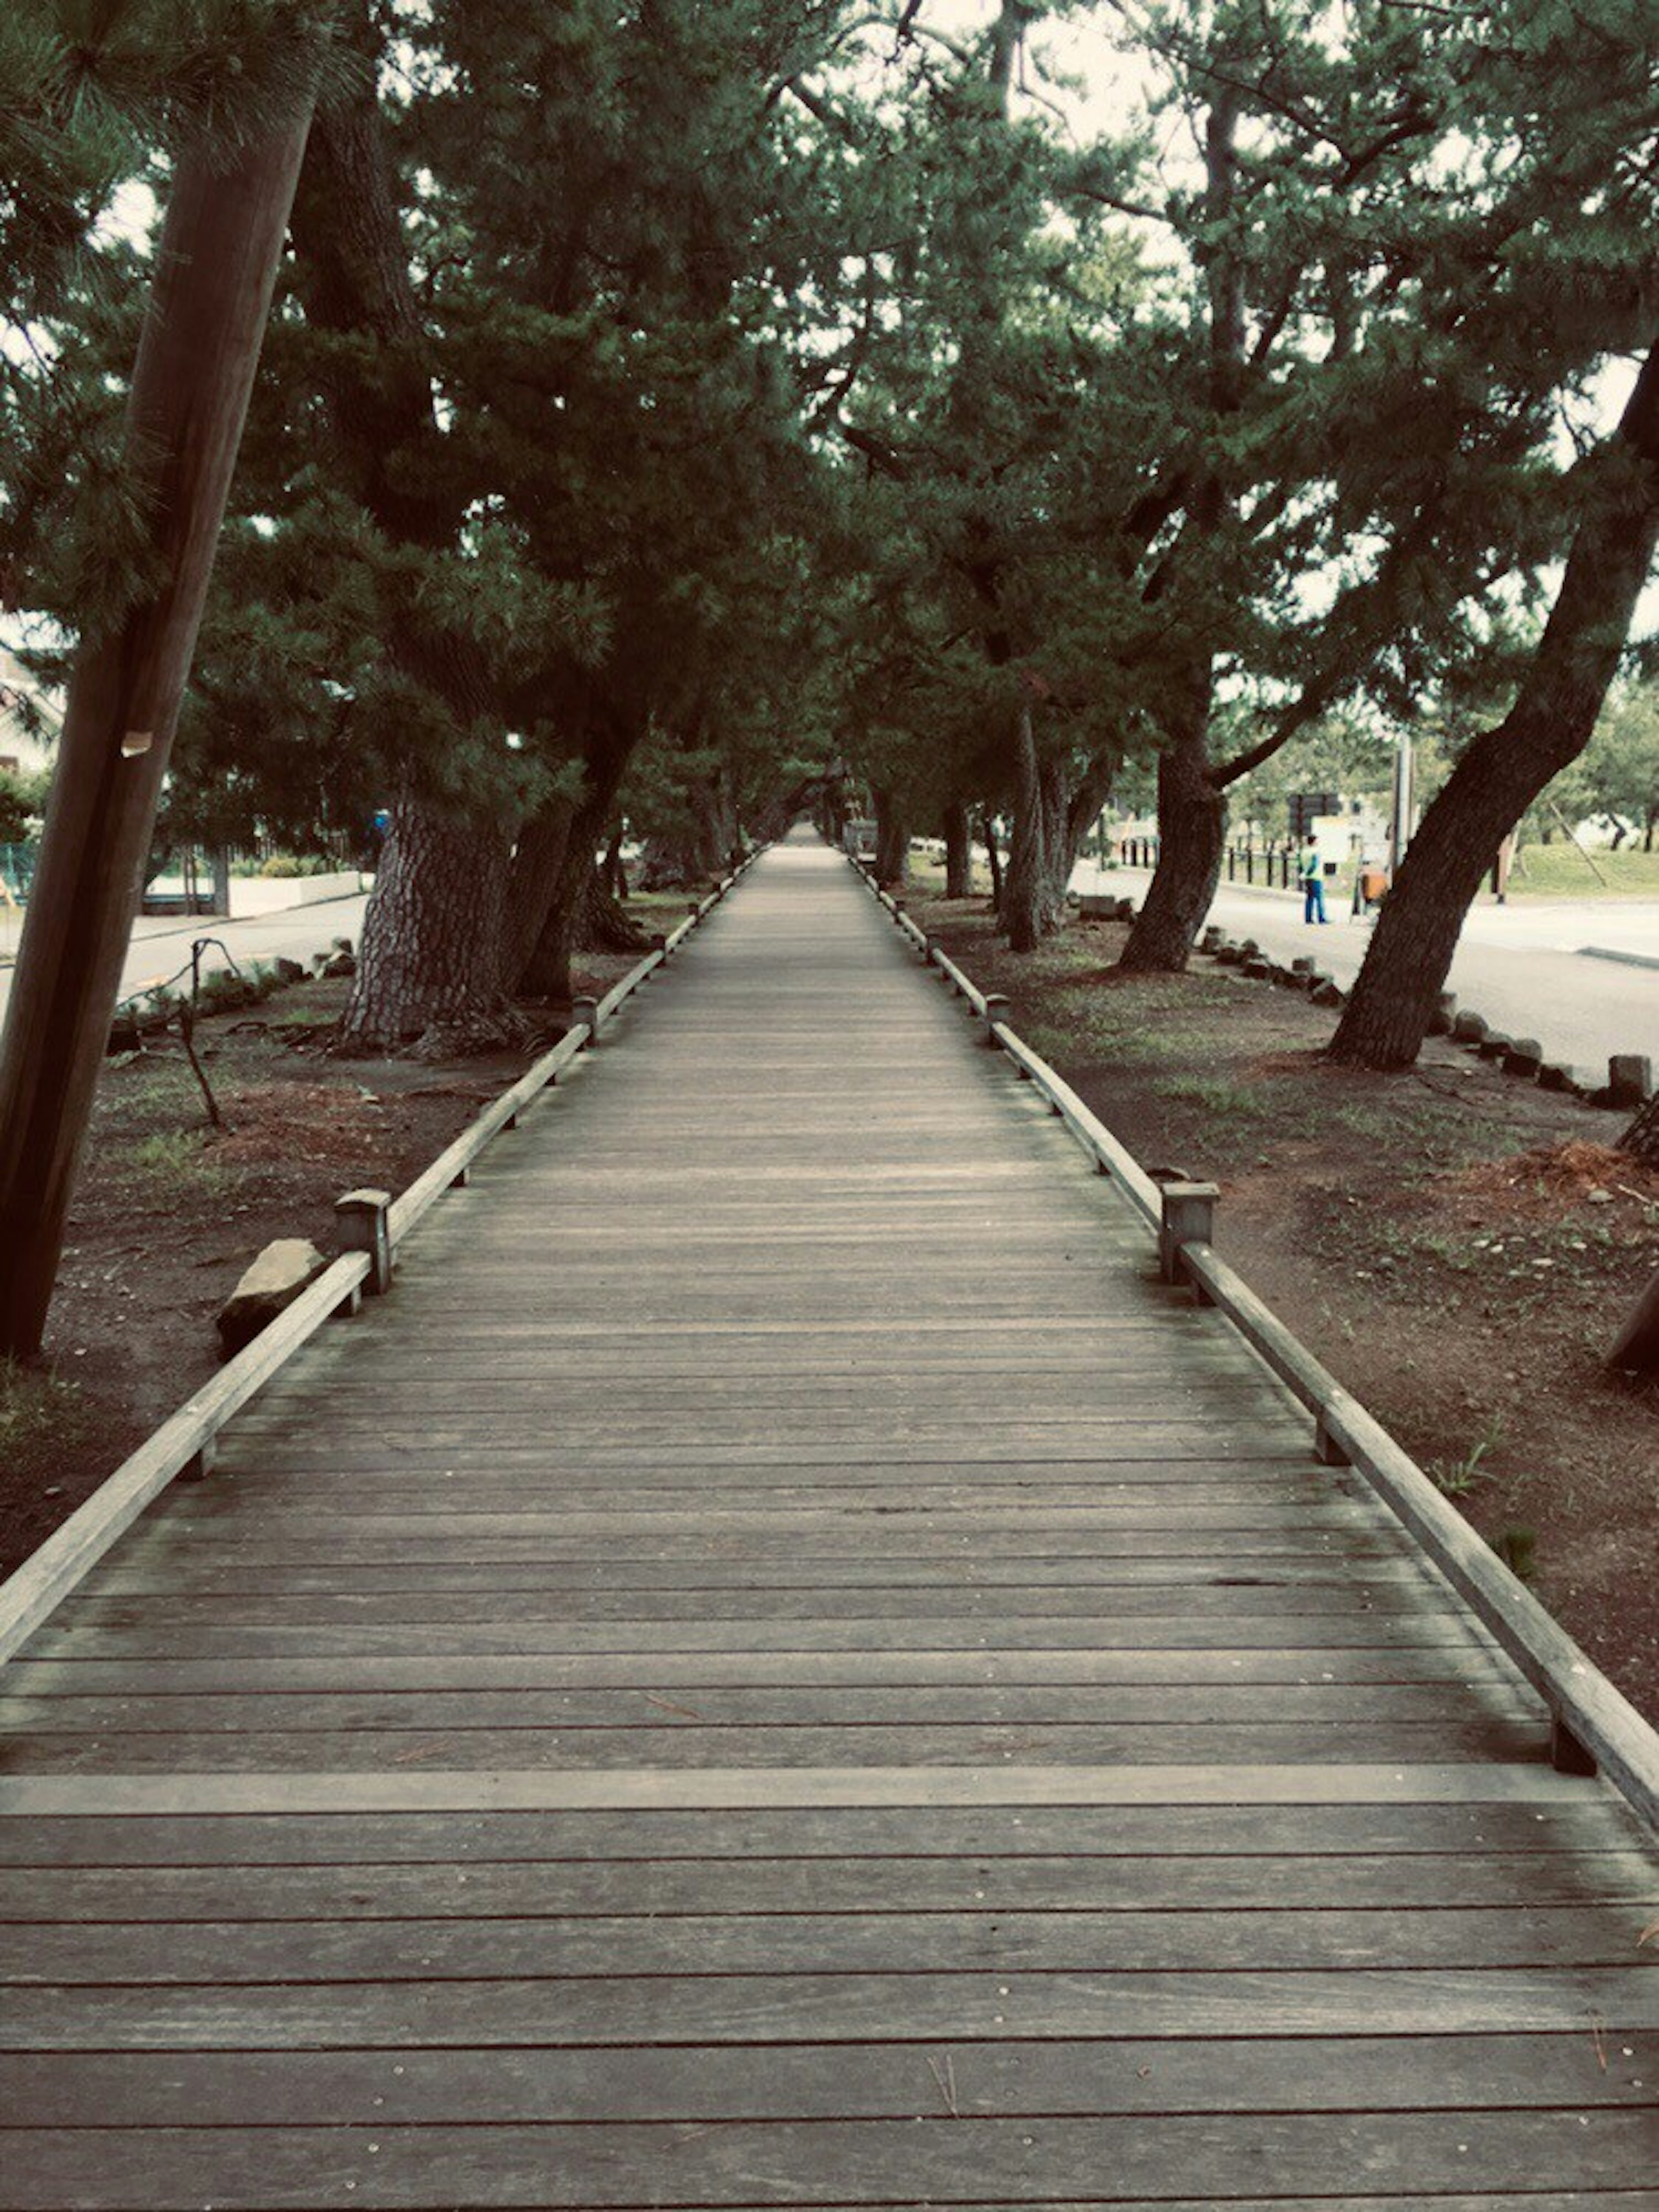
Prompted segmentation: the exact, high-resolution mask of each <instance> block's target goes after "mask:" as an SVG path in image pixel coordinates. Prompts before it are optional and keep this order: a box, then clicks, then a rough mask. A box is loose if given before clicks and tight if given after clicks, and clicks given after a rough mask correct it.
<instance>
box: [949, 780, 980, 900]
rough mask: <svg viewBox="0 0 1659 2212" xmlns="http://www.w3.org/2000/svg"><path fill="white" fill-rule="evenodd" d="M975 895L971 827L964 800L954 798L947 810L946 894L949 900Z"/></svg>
mask: <svg viewBox="0 0 1659 2212" xmlns="http://www.w3.org/2000/svg"><path fill="white" fill-rule="evenodd" d="M973 895H974V841H973V836H972V834H971V832H970V831H969V826H968V805H967V802H966V800H965V799H951V800H950V801H949V802H948V803H947V805H946V806H945V897H946V898H948V899H965V898H971V897H972V896H973Z"/></svg>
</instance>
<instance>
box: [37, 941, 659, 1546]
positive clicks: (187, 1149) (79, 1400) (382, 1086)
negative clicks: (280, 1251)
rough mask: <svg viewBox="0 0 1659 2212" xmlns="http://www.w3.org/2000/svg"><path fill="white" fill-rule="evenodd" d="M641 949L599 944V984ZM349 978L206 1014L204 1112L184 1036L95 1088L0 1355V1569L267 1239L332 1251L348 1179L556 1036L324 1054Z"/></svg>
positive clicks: (377, 1173) (398, 1171)
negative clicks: (40, 1315)
mask: <svg viewBox="0 0 1659 2212" xmlns="http://www.w3.org/2000/svg"><path fill="white" fill-rule="evenodd" d="M638 957H639V956H638V954H636V953H623V954H618V955H615V956H611V955H605V956H592V957H588V958H587V959H586V961H585V962H584V964H583V969H582V972H581V974H580V975H578V976H577V977H576V978H575V979H574V987H575V989H576V990H577V991H578V992H580V991H592V992H594V993H596V994H603V993H604V992H605V991H607V990H608V989H609V988H610V987H611V984H612V983H614V982H616V981H618V980H619V979H620V977H622V976H623V975H625V974H626V973H627V972H628V970H629V968H631V967H632V966H633V965H634V964H635V961H636V960H637V959H638ZM349 987H350V986H349V983H348V982H347V981H343V980H340V981H314V982H307V983H298V984H295V985H293V986H291V987H289V989H287V990H285V991H283V992H281V993H279V994H277V995H276V996H275V997H273V998H270V999H269V1000H266V1001H264V1004H262V1005H260V1006H256V1007H253V1008H252V1009H251V1010H248V1011H245V1012H237V1013H227V1014H223V1015H220V1016H216V1017H211V1018H203V1019H201V1020H200V1021H199V1022H198V1023H197V1030H196V1047H197V1053H198V1054H199V1055H200V1056H201V1058H202V1060H203V1063H204V1068H205V1071H206V1073H207V1076H208V1079H209V1082H210V1085H211V1087H212V1089H213V1091H214V1092H215V1094H216V1097H217V1100H218V1103H219V1106H220V1109H221V1112H222V1115H223V1117H224V1122H225V1127H224V1128H223V1129H222V1130H215V1129H214V1128H213V1127H211V1126H210V1122H209V1120H208V1116H207V1113H206V1110H205V1107H204V1101H203V1097H202V1094H201V1091H200V1090H199V1089H198V1087H197V1083H196V1081H195V1079H194V1077H193V1076H192V1075H191V1071H190V1066H189V1063H188V1061H187V1060H186V1059H185V1054H184V1050H183V1048H182V1046H181V1044H180V1043H179V1039H178V1037H177V1036H176V1035H165V1036H157V1037H151V1038H147V1039H146V1040H145V1043H144V1048H143V1050H142V1051H140V1052H137V1053H132V1054H126V1055H124V1056H123V1057H121V1058H119V1059H116V1060H111V1061H110V1062H109V1064H108V1065H107V1066H106V1069H105V1071H104V1075H103V1079H102V1081H101V1082H100V1086H99V1095H98V1102H97V1106H96V1109H95V1112H94V1121H93V1128H92V1133H91V1137H90V1139H89V1142H88V1155H87V1159H86V1162H85V1164H84V1166H83V1168H82V1176H81V1180H80V1184H79V1187H78V1188H77V1191H76V1200H75V1206H74V1211H73V1212H72V1214H71V1216H70V1225H69V1231H68V1237H67V1240H66V1243H65V1247H64V1262H63V1270H62V1273H61V1274H60V1276H59V1279H58V1291H57V1294H56V1296H55V1297H54V1299H53V1302H52V1311H51V1315H50V1316H49V1320H48V1330H47V1341H46V1356H45V1358H44V1360H43V1362H42V1363H41V1364H40V1367H39V1368H38V1369H29V1370H15V1369H11V1370H8V1369H5V1368H3V1367H0V1577H3V1575H5V1574H7V1573H9V1572H10V1571H11V1570H12V1569H13V1568H14V1567H15V1566H16V1565H18V1564H19V1563H20V1562H21V1560H22V1559H26V1558H27V1556H28V1554H29V1553H30V1552H32V1551H33V1549H34V1548H35V1547H36V1546H37V1545H39V1544H40V1543H41V1542H42V1541H44V1540H45V1539H46V1537H47V1536H48V1535H50V1534H51V1533H52V1530H53V1529H54V1528H56V1527H57V1526H58V1523H59V1522H61V1521H62V1520H63V1519H64V1517H65V1516H67V1515H68V1514H69V1513H70V1512H71V1511H73V1510H74V1508H75V1507H76V1505H78V1504H80V1503H81V1501H82V1498H85V1497H86V1496H88V1493H89V1492H91V1491H93V1490H94V1489H95V1488H96V1487H97V1486H98V1485H99V1483H100V1482H101V1481H103V1480H104V1479H105V1478H106V1476H107V1475H108V1474H111V1473H112V1471H113V1469H114V1468H117V1467H118V1466H119V1464H120V1462H122V1460H124V1459H125V1457H126V1456H127V1455H128V1454H129V1453H130V1452H131V1451H132V1450H133V1449H136V1447H137V1445H138V1444H140V1443H142V1442H143V1439H144V1438H145V1437H147V1436H149V1435H150V1434H151V1433H152V1431H155V1429H157V1428H158V1427H160V1425H161V1423H162V1422H163V1421H164V1420H165V1419H167V1417H168V1415H169V1414H171V1413H173V1412H174V1411H175V1410H176V1408H177V1407H179V1405H180V1404H182V1403H183V1401H185V1399H186V1398H187V1397H189V1396H190V1395H191V1392H192V1391H194V1390H196V1389H199V1388H200V1386H201V1385H202V1384H203V1383H204V1382H206V1381H207V1380H208V1378H209V1377H210V1376H211V1375H212V1374H213V1373H214V1371H215V1370H216V1367H217V1366H218V1364H219V1346H218V1338H217V1334H216V1331H215V1328H214V1317H215V1316H216V1314H217V1312H218V1310H219V1308H220V1307H221V1306H222V1304H223V1303H224V1301H225V1299H226V1297H228V1295H229V1293H230V1291H232V1290H233V1289H234V1286H235V1285H236V1282H237V1280H238V1279H239V1278H240V1275H241V1273H242V1271H243V1269H244V1268H245V1267H246V1266H247V1264H248V1262H249V1261H251V1260H252V1258H253V1257H254V1255H256V1253H258V1251H260V1250H261V1249H263V1247H264V1245H266V1244H268V1243H270V1241H271V1239H272V1238H274V1237H308V1238H310V1240H311V1241H312V1242H313V1243H314V1244H316V1245H317V1246H318V1248H319V1249H320V1250H322V1251H323V1252H325V1253H331V1252H332V1251H333V1250H334V1249H336V1244H335V1228H334V1201H335V1200H336V1199H337V1197H338V1196H339V1194H341V1192H342V1191H345V1190H350V1189H354V1188H365V1187H367V1188H383V1189H386V1190H390V1191H392V1192H393V1193H394V1194H395V1193H396V1192H398V1191H400V1190H402V1189H404V1188H406V1187H407V1186H408V1185H409V1184H410V1182H413V1181H414V1180H415V1178H416V1176H418V1175H419V1174H420V1173H421V1172H422V1170H423V1169H424V1168H425V1167H426V1166H427V1165H428V1163H429V1162H430V1161H431V1160H433V1159H434V1158H436V1156H437V1154H438V1153H439V1152H441V1151H442V1150H443V1148H444V1147H445V1146H446V1145H447V1144H449V1143H450V1142H451V1141H452V1140H453V1139H454V1138H455V1137H457V1136H458V1135H459V1133H460V1132H461V1130H462V1129H463V1128H465V1126H466V1124H467V1123H468V1122H469V1121H471V1120H472V1118H473V1117H474V1115H476V1114H477V1112H478V1111H479V1109H480V1108H481V1107H482V1106H483V1105H484V1104H486V1103H488V1102H489V1100H490V1099H492V1098H494V1097H496V1096H497V1095H498V1094H499V1093H500V1092H501V1091H502V1090H504V1089H505V1088H506V1087H507V1085H509V1084H510V1083H513V1081H515V1080H516V1079H517V1078H518V1077H519V1076H520V1074H522V1073H523V1072H524V1069H525V1067H526V1065H527V1063H528V1061H529V1060H530V1059H531V1058H532V1057H533V1055H534V1052H535V1051H537V1050H540V1049H543V1048H544V1046H545V1045H546V1044H547V1043H550V1042H554V1041H556V1038H557V1037H558V1036H559V1035H560V1033H561V1032H562V1030H563V1028H564V1026H565V1024H566V1022H567V1021H568V1012H569V1010H568V1008H562V1007H557V1006H549V1007H546V1008H537V1009H536V1010H535V1016H536V1018H537V1019H538V1021H544V1022H545V1024H546V1028H545V1034H544V1037H542V1038H541V1039H540V1040H539V1041H538V1042H535V1043H533V1044H532V1047H531V1048H529V1049H526V1051H524V1052H520V1053H498V1054H490V1055H487V1056H480V1057H475V1058H468V1059H465V1060H453V1061H450V1062H447V1063H445V1064H441V1065H439V1066H433V1065H432V1064H430V1063H429V1062H428V1063H422V1062H417V1061H416V1060H407V1059H398V1058H386V1059H360V1058H356V1057H353V1058H349V1059H347V1058H337V1057H334V1056H333V1055H332V1054H331V1052H330V1051H329V1043H330V1041H331V1032H332V1030H333V1028H334V1025H335V1024H337V1021H338V1018H339V1016H340V1013H341V1011H342V1009H343V1006H344V1003H345V997H346V993H347V992H348V990H349Z"/></svg>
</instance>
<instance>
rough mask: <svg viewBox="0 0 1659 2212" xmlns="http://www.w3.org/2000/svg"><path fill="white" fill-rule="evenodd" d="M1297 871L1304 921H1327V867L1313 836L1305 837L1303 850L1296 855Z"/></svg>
mask: <svg viewBox="0 0 1659 2212" xmlns="http://www.w3.org/2000/svg"><path fill="white" fill-rule="evenodd" d="M1296 872H1297V878H1298V879H1299V881H1300V883H1301V885H1302V919H1303V921H1328V919H1329V916H1328V915H1327V914H1326V912H1325V869H1324V864H1323V862H1322V860H1320V857H1319V848H1318V846H1317V845H1316V843H1315V842H1314V840H1313V839H1312V838H1311V837H1308V838H1304V841H1303V845H1302V850H1301V851H1300V852H1299V853H1298V854H1297V856H1296Z"/></svg>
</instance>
